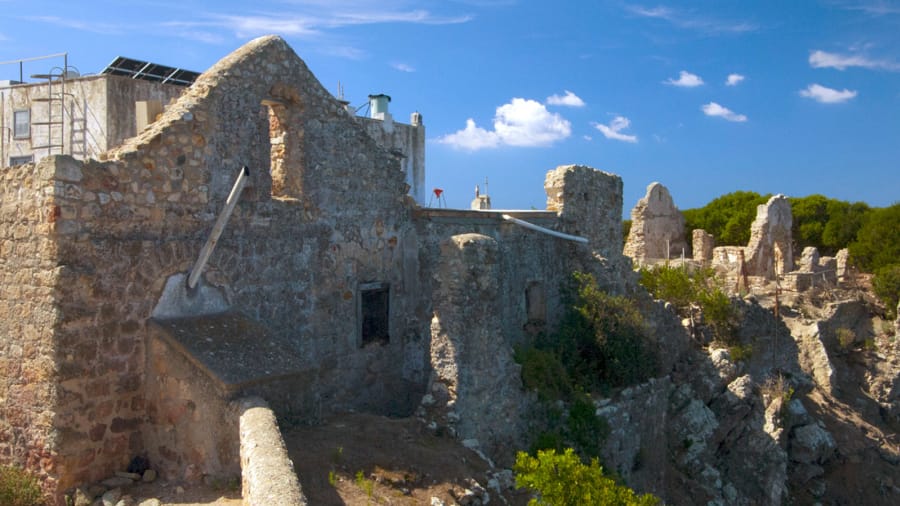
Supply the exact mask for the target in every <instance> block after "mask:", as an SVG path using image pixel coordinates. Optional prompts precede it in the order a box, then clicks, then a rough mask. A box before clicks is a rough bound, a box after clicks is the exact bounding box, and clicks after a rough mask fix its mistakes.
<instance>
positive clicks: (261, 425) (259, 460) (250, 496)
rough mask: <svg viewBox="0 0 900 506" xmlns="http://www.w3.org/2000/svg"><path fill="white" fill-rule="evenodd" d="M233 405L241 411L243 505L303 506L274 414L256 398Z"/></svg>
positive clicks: (296, 480) (292, 465) (298, 484)
mask: <svg viewBox="0 0 900 506" xmlns="http://www.w3.org/2000/svg"><path fill="white" fill-rule="evenodd" d="M237 403H238V406H239V409H240V412H241V418H240V434H241V492H242V493H241V495H242V496H243V498H244V504H245V505H246V506H282V505H283V506H302V505H306V497H305V496H304V495H303V491H302V490H300V481H299V480H298V479H297V473H296V472H295V471H294V464H293V463H292V462H291V459H290V458H289V457H288V453H287V448H286V447H285V445H284V439H282V437H281V431H280V430H279V429H278V422H277V421H276V420H275V413H273V412H272V410H271V408H269V406H268V404H266V401H264V400H262V399H261V398H259V397H247V398H244V399H241V400H240V401H237Z"/></svg>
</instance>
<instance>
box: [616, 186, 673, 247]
mask: <svg viewBox="0 0 900 506" xmlns="http://www.w3.org/2000/svg"><path fill="white" fill-rule="evenodd" d="M685 250H687V242H685V240H684V217H683V216H682V215H681V212H680V211H679V210H678V208H677V207H675V203H674V202H673V201H672V196H671V195H669V190H668V189H666V187H665V186H663V185H661V184H659V183H650V186H648V187H647V194H646V195H644V198H642V199H640V200H638V203H637V205H636V206H634V208H633V209H632V210H631V231H630V232H629V234H628V241H626V242H625V250H624V253H625V256H629V257H631V258H632V259H633V260H634V263H635V264H637V265H643V264H645V263H646V262H647V261H648V260H657V259H665V258H670V257H676V256H680V255H681V253H682V252H683V251H685Z"/></svg>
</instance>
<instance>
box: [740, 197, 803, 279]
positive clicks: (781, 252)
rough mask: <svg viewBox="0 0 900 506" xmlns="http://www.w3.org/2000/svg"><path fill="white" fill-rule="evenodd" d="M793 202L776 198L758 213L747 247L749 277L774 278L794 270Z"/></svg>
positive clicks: (761, 206)
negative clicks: (792, 237)
mask: <svg viewBox="0 0 900 506" xmlns="http://www.w3.org/2000/svg"><path fill="white" fill-rule="evenodd" d="M792 222H793V218H792V216H791V202H790V201H789V200H788V199H787V197H785V196H784V195H775V196H774V197H772V198H770V199H769V201H768V202H766V203H765V204H760V205H759V206H758V207H757V210H756V219H754V220H753V223H752V224H751V225H750V242H749V243H748V244H747V250H746V254H747V259H746V260H747V274H749V275H751V276H761V277H764V278H766V279H773V278H774V277H775V275H776V274H784V273H786V272H790V271H792V270H794V251H793V246H792V239H791V224H792Z"/></svg>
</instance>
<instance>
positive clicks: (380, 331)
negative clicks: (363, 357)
mask: <svg viewBox="0 0 900 506" xmlns="http://www.w3.org/2000/svg"><path fill="white" fill-rule="evenodd" d="M390 293H391V292H390V286H389V285H388V284H387V283H365V284H362V285H360V287H359V305H360V323H361V328H360V337H361V339H360V344H361V345H362V346H365V345H367V344H370V343H381V344H386V343H388V342H389V341H390V332H389V330H390V329H389V322H390V299H391V297H390Z"/></svg>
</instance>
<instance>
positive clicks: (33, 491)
mask: <svg viewBox="0 0 900 506" xmlns="http://www.w3.org/2000/svg"><path fill="white" fill-rule="evenodd" d="M0 504H2V505H3V506H41V505H43V504H44V501H43V498H42V493H41V486H40V484H39V483H38V480H37V478H36V477H35V476H34V475H32V474H31V473H29V472H28V471H25V470H23V469H21V468H19V467H14V466H0Z"/></svg>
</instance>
